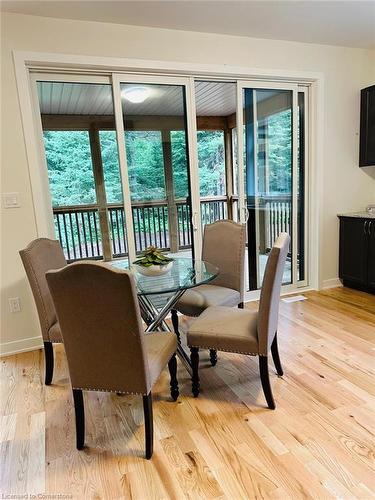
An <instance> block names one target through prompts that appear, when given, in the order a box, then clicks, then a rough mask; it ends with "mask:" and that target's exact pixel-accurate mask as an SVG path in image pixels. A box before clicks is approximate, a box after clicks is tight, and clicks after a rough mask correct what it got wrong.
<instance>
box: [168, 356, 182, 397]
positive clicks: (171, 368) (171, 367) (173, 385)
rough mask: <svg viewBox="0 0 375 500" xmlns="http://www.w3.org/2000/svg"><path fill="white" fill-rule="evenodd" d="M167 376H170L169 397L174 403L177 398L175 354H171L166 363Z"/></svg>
mask: <svg viewBox="0 0 375 500" xmlns="http://www.w3.org/2000/svg"><path fill="white" fill-rule="evenodd" d="M168 368H169V374H170V376H171V396H172V399H173V401H176V400H177V398H178V396H179V394H180V393H179V390H178V380H177V359H176V354H173V356H172V357H171V359H170V360H169V362H168Z"/></svg>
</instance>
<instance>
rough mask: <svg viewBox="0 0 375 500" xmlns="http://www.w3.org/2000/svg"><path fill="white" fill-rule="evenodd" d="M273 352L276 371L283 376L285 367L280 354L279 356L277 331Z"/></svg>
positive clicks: (272, 346) (272, 345) (273, 342)
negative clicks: (282, 364)
mask: <svg viewBox="0 0 375 500" xmlns="http://www.w3.org/2000/svg"><path fill="white" fill-rule="evenodd" d="M271 353H272V359H273V363H274V365H275V368H276V372H277V374H278V375H279V377H282V376H283V375H284V372H283V367H282V366H281V361H280V356H279V348H278V345H277V332H276V333H275V337H274V339H273V341H272V344H271Z"/></svg>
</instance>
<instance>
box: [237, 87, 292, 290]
mask: <svg viewBox="0 0 375 500" xmlns="http://www.w3.org/2000/svg"><path fill="white" fill-rule="evenodd" d="M244 106H245V109H244V124H245V136H244V155H245V174H246V175H245V186H246V199H247V208H248V211H249V220H248V264H249V281H250V289H256V288H260V286H261V283H262V280H263V274H264V269H265V266H266V263H267V257H268V254H269V252H270V250H271V248H272V246H273V244H274V242H275V241H276V239H277V237H278V235H279V234H280V233H281V232H287V233H289V234H291V233H292V91H289V90H258V89H245V90H244ZM291 280H292V275H291V254H289V256H288V260H287V264H286V267H285V272H284V276H283V284H287V283H291Z"/></svg>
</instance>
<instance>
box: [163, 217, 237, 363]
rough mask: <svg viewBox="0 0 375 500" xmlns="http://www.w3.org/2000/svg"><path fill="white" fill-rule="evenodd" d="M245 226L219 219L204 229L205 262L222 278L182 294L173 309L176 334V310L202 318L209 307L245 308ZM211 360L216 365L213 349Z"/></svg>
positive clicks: (177, 330) (218, 277)
mask: <svg viewBox="0 0 375 500" xmlns="http://www.w3.org/2000/svg"><path fill="white" fill-rule="evenodd" d="M245 242H246V226H245V224H239V223H237V222H234V221H231V220H220V221H217V222H214V223H213V224H207V225H206V226H205V228H204V237H203V249H202V260H204V261H207V262H209V263H210V264H214V265H215V266H216V267H218V269H219V275H218V276H217V278H215V279H214V280H213V281H211V282H210V283H208V284H205V285H200V286H197V287H195V288H192V289H190V290H186V292H185V293H184V294H183V295H182V297H181V298H180V300H179V301H178V302H177V304H176V305H175V307H174V309H173V310H172V323H173V327H174V331H175V333H176V334H177V336H179V325H178V315H177V311H179V312H180V313H182V314H183V315H185V316H192V317H196V316H199V315H200V314H201V313H202V312H203V311H204V310H205V309H207V307H210V306H228V307H234V306H238V307H239V308H241V309H242V308H243V300H244V276H245V273H244V266H245ZM210 360H211V364H212V365H216V362H217V354H216V350H215V349H210Z"/></svg>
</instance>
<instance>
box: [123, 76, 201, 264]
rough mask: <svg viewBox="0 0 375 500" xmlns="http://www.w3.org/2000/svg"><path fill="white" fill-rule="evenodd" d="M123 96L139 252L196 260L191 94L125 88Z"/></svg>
mask: <svg viewBox="0 0 375 500" xmlns="http://www.w3.org/2000/svg"><path fill="white" fill-rule="evenodd" d="M121 96H122V111H123V119H124V131H125V148H126V158H127V165H128V174H129V184H130V195H131V201H132V213H133V229H134V236H135V244H136V251H137V253H140V252H142V251H143V250H144V249H145V248H146V247H148V246H150V245H155V246H157V247H159V248H161V249H163V250H168V251H169V252H171V253H172V254H176V253H178V252H184V253H187V254H189V255H190V254H191V248H192V245H193V241H192V227H191V207H190V181H189V169H188V165H189V160H188V148H187V133H186V111H185V89H184V87H183V86H181V85H159V84H133V83H122V84H121Z"/></svg>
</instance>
